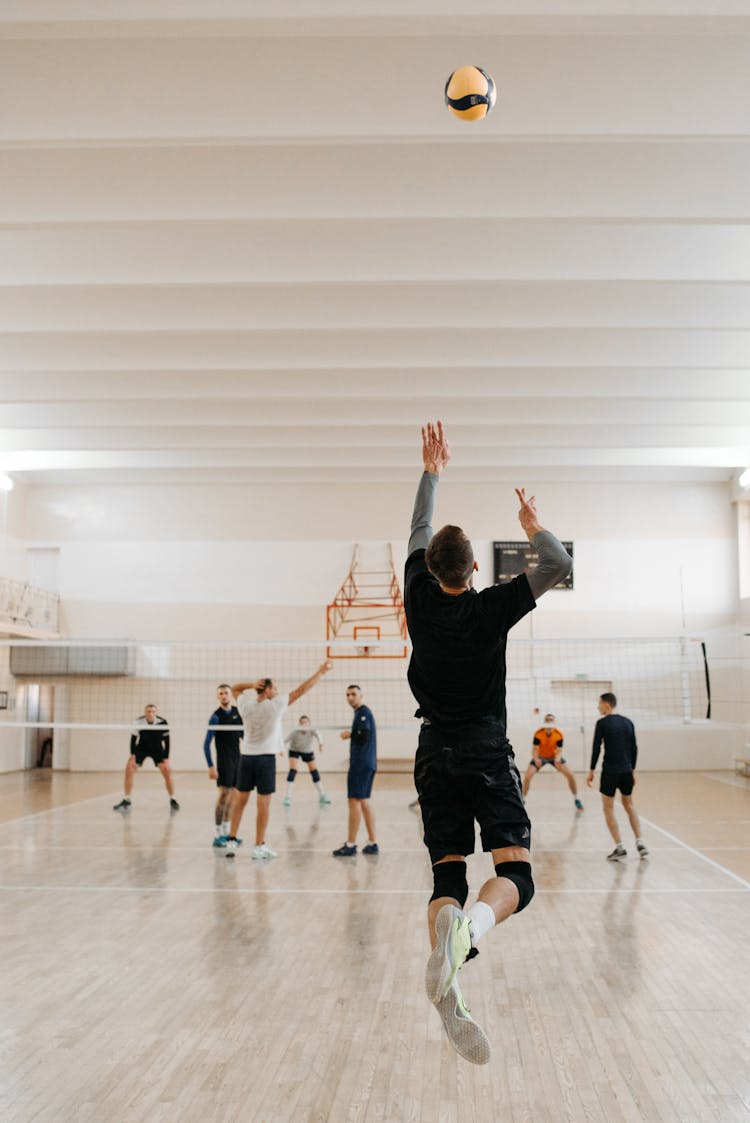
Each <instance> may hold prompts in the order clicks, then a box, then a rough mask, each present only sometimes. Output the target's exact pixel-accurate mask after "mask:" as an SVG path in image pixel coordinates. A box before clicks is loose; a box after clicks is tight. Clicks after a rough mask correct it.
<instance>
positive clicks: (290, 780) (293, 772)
mask: <svg viewBox="0 0 750 1123" xmlns="http://www.w3.org/2000/svg"><path fill="white" fill-rule="evenodd" d="M296 775H297V769H296V768H290V769H289V775H288V776H287V778H286V782H287V784H293V783H294V777H295V776H296Z"/></svg>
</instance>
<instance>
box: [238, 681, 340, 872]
mask: <svg viewBox="0 0 750 1123" xmlns="http://www.w3.org/2000/svg"><path fill="white" fill-rule="evenodd" d="M331 666H332V664H331V663H321V664H320V666H319V667H318V669H317V671H316V672H315V674H314V675H311V676H310V678H308V679H306V680H305V681H304V682H302V683H300V685H299V686H298V687H297V688H296V689H295V690H292V691H291V692H290V693H289V694H279V688H278V686H277V685H276V683H275V682H274V680H273V679H271V678H262V679H258V680H257V681H256V682H238V683H235V685H234V686H233V687H232V694H233V695H234V697H235V699H236V700H237V708H238V710H239V711H240V714H241V715H242V720H243V723H244V726H245V737H244V740H243V742H242V746H241V752H240V763H239V768H238V769H237V781H236V785H235V786H236V790H237V795H236V797H235V798H234V799H233V801H232V821H231V825H230V828H229V837H228V838H227V847H226V856H227V858H234V856H235V854H236V853H237V831H238V830H239V828H240V821H241V819H242V813H243V811H244V810H245V807H246V805H247V801H248V799H249V798H250V792H251V791H252V790H253V789H254V788H255V789H257V792H258V807H257V812H256V819H255V849H254V850H253V858H275V857H276V852H275V851H274V850H272V849H271V847H270V846H267V845H266V827H267V826H268V815H269V811H270V804H271V796H272V795H273V793H274V792H275V791H276V755H277V753H283V751H284V742H283V739H282V736H281V722H282V718H283V717H284V713H285V711H286V709H287V707H288V706H290V705H291V704H292V703H293V702H296V701H297V699H298V698H301V697H302V695H303V694H307V692H308V690H311V689H312V688H313V686H315V684H316V682H318V681H319V679H321V678H322V677H323V675H324V674H326V673H327V672H328V671H330V669H331Z"/></svg>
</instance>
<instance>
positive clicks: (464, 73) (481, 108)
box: [445, 66, 497, 121]
mask: <svg viewBox="0 0 750 1123" xmlns="http://www.w3.org/2000/svg"><path fill="white" fill-rule="evenodd" d="M496 96H497V91H496V89H495V83H494V82H493V81H492V78H491V77H490V75H489V74H488V73H487V71H486V70H482V68H481V66H459V68H458V70H454V71H453V73H452V74H451V76H450V78H449V79H448V81H447V82H446V83H445V104H446V105H447V106H448V108H449V109H450V111H451V113H455V115H456V116H457V117H460V118H461V119H462V120H464V121H481V120H482V118H483V117H486V116H487V114H488V113H489V111H490V110H491V109H492V106H493V105H494V104H495V98H496Z"/></svg>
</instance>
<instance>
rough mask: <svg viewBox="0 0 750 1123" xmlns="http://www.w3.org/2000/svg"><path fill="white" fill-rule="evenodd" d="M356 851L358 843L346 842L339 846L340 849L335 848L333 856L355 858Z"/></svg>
mask: <svg viewBox="0 0 750 1123" xmlns="http://www.w3.org/2000/svg"><path fill="white" fill-rule="evenodd" d="M356 853H357V847H356V845H355V846H348V845H347V844H346V843H344V845H343V846H339V848H338V850H334V852H333V856H334V858H353V857H354V855H355V854H356Z"/></svg>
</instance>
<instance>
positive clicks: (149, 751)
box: [112, 702, 180, 811]
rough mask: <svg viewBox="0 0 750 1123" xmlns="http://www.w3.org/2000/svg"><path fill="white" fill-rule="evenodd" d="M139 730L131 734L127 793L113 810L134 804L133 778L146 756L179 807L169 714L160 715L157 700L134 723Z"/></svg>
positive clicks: (173, 805)
mask: <svg viewBox="0 0 750 1123" xmlns="http://www.w3.org/2000/svg"><path fill="white" fill-rule="evenodd" d="M133 724H134V726H135V732H134V733H133V734H132V736H131V738H130V756H129V758H128V762H127V764H126V765H125V783H124V789H123V790H124V794H123V797H122V799H121V800H120V802H119V803H116V804H115V805H114V807H113V808H112V810H113V811H129V810H130V808H131V806H132V800H131V798H130V796H131V794H132V792H133V779H134V777H135V774H136V772H137V770H138V769H139V768H141V767H142V766H143V762H144V760H147V759H148V757H151V759H152V760H153V762H154V764H155V765H156V767H157V768H158V769H159V771H160V772H161V774H162V777H163V778H164V786H165V788H166V789H167V794H168V795H169V806H170V808H171V810H172V811H179V810H180V805H179V803H178V802H177V800H176V799H175V797H174V783H173V781H172V769H171V768H170V767H169V729H168V728H166V727H167V725H168V724H169V723H168V722H167V720H166V718H163V717H158V715H157V713H156V706H155V705H154V704H153V702H149V704H148V705H147V706H146V708H145V709H144V711H143V713H142V714H141V716H140V717H137V718H136V719H135V722H134V723H133Z"/></svg>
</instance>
